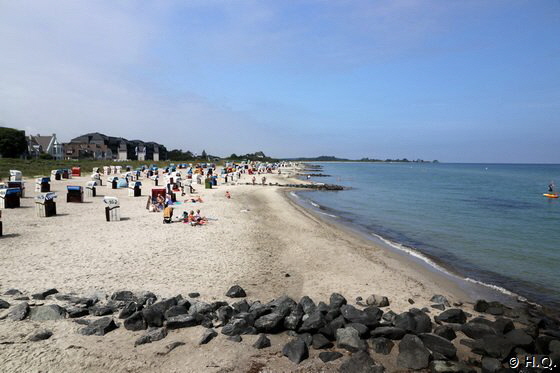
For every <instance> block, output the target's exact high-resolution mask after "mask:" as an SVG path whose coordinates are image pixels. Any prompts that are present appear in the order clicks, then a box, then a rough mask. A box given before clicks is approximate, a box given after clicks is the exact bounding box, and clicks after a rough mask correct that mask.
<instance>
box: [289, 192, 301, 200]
mask: <svg viewBox="0 0 560 373" xmlns="http://www.w3.org/2000/svg"><path fill="white" fill-rule="evenodd" d="M290 195H291V196H292V197H295V198H297V199H299V196H298V195H297V194H296V193H295V192H290Z"/></svg>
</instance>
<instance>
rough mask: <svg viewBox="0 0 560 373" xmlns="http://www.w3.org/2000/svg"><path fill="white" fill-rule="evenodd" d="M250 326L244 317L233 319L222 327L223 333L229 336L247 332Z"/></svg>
mask: <svg viewBox="0 0 560 373" xmlns="http://www.w3.org/2000/svg"><path fill="white" fill-rule="evenodd" d="M249 327H250V325H249V324H248V323H247V321H245V320H244V319H232V320H231V321H230V322H229V323H228V324H227V325H225V326H224V327H223V328H222V334H225V335H228V336H232V335H239V334H246V333H245V332H246V331H247V329H248V328H249Z"/></svg>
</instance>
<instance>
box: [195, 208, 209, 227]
mask: <svg viewBox="0 0 560 373" xmlns="http://www.w3.org/2000/svg"><path fill="white" fill-rule="evenodd" d="M194 218H195V220H196V222H197V223H198V224H206V223H207V222H208V219H207V218H206V217H204V216H202V215H200V209H198V210H196V214H195V215H194Z"/></svg>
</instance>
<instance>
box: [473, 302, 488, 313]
mask: <svg viewBox="0 0 560 373" xmlns="http://www.w3.org/2000/svg"><path fill="white" fill-rule="evenodd" d="M487 309H488V302H487V301H485V300H484V299H479V300H477V301H476V303H475V304H474V310H475V311H476V312H486V310H487Z"/></svg>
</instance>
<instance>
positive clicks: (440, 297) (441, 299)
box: [430, 294, 451, 307]
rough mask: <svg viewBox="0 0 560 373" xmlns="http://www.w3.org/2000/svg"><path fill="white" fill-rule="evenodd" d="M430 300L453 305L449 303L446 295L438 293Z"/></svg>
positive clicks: (447, 305) (446, 305)
mask: <svg viewBox="0 0 560 373" xmlns="http://www.w3.org/2000/svg"><path fill="white" fill-rule="evenodd" d="M430 302H432V303H435V304H442V305H444V306H445V307H451V305H450V304H449V301H448V300H447V298H446V297H444V296H443V295H439V294H436V295H434V296H433V297H432V298H431V299H430Z"/></svg>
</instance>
